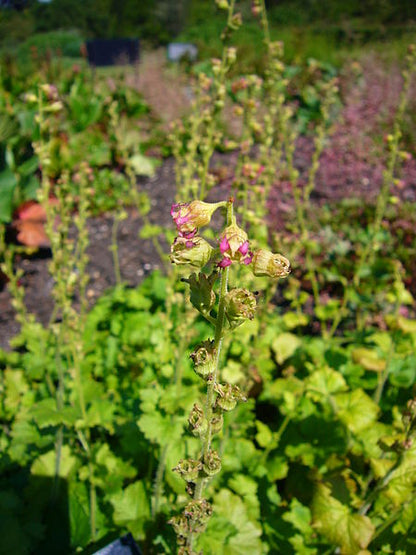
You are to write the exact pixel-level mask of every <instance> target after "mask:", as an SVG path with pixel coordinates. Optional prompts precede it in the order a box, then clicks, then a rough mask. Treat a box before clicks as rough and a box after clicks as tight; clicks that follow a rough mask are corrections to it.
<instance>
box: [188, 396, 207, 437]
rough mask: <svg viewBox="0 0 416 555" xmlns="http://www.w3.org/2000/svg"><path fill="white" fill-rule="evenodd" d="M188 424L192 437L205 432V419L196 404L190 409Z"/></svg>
mask: <svg viewBox="0 0 416 555" xmlns="http://www.w3.org/2000/svg"><path fill="white" fill-rule="evenodd" d="M188 424H189V428H190V431H191V433H192V435H194V436H200V435H203V434H205V432H206V430H207V427H208V423H207V421H206V419H205V416H204V411H203V410H202V409H201V407H200V406H199V405H197V404H196V403H195V404H194V406H193V407H192V410H191V412H190V414H189V418H188Z"/></svg>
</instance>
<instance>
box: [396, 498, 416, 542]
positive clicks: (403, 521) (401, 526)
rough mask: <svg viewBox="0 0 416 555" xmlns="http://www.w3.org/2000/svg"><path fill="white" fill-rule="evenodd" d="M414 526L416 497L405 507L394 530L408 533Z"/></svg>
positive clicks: (415, 522) (415, 520)
mask: <svg viewBox="0 0 416 555" xmlns="http://www.w3.org/2000/svg"><path fill="white" fill-rule="evenodd" d="M412 527H413V528H415V527H416V497H415V498H413V499H412V500H411V501H410V503H409V504H408V505H406V506H405V507H404V509H403V512H402V514H401V516H400V519H399V520H398V521H397V522H396V524H395V525H394V526H393V532H394V533H395V534H408V533H409V530H410V529H411V528H412Z"/></svg>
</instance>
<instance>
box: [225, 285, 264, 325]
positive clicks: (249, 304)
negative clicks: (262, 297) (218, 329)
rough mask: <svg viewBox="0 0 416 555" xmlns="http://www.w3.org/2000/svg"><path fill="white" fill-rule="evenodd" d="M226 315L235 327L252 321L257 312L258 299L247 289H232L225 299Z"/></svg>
mask: <svg viewBox="0 0 416 555" xmlns="http://www.w3.org/2000/svg"><path fill="white" fill-rule="evenodd" d="M224 303H225V314H226V316H227V319H228V321H229V322H230V324H231V325H232V326H233V327H236V326H239V325H240V324H242V323H243V322H245V321H246V320H252V319H253V318H254V314H255V312H256V304H257V303H256V298H255V296H254V295H253V293H251V292H250V291H248V290H247V289H241V288H237V289H231V291H229V292H228V293H227V295H226V296H225V299H224Z"/></svg>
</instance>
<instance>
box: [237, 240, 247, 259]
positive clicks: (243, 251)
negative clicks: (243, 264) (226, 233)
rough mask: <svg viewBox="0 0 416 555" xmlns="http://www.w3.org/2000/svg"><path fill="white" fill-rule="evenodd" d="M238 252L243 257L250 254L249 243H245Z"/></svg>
mask: <svg viewBox="0 0 416 555" xmlns="http://www.w3.org/2000/svg"><path fill="white" fill-rule="evenodd" d="M238 250H239V252H241V254H242V255H243V256H245V255H246V254H247V253H248V241H245V242H244V243H243V244H242V245H241V246H240V247H239V249H238Z"/></svg>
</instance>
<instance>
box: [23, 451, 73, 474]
mask: <svg viewBox="0 0 416 555" xmlns="http://www.w3.org/2000/svg"><path fill="white" fill-rule="evenodd" d="M76 462H77V459H76V458H75V457H74V456H73V455H71V450H70V448H69V447H68V445H64V446H63V447H62V449H61V457H60V464H59V476H60V477H61V478H67V477H68V475H69V474H70V472H71V471H72V470H73V468H74V467H75V465H76ZM55 468H56V453H55V451H54V450H53V451H48V452H47V453H45V454H44V455H41V456H40V457H38V458H37V459H36V461H35V462H34V463H33V464H32V467H31V469H30V471H31V473H32V475H34V476H50V477H53V476H55Z"/></svg>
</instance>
